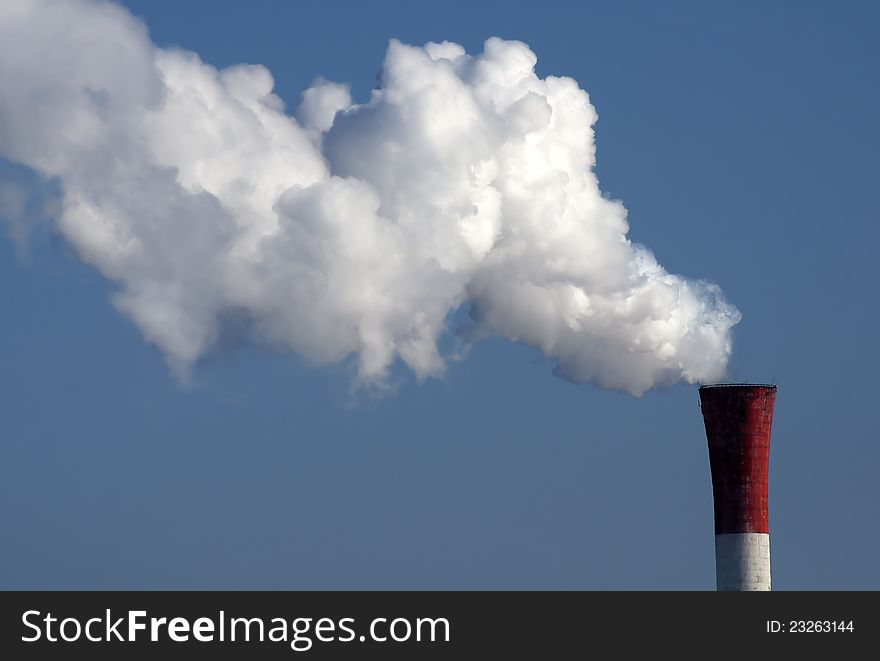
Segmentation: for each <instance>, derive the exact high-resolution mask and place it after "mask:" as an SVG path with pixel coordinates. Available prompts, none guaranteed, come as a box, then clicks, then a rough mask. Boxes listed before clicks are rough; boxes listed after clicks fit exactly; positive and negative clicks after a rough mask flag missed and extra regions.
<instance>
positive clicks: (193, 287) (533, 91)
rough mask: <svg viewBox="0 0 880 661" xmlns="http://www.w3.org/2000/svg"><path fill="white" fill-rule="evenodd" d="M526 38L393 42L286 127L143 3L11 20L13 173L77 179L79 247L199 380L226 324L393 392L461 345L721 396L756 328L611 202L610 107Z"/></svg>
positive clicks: (247, 80)
mask: <svg viewBox="0 0 880 661" xmlns="http://www.w3.org/2000/svg"><path fill="white" fill-rule="evenodd" d="M536 61H537V58H536V56H535V54H534V53H532V51H531V50H529V48H528V47H527V46H526V45H525V44H523V43H521V42H517V41H504V40H502V39H498V38H491V39H488V40H487V41H486V42H485V45H484V48H483V52H482V53H480V54H478V55H474V56H471V55H468V54H467V53H465V51H464V49H463V48H462V47H461V46H459V45H458V44H454V43H449V42H443V43H428V44H426V45H425V46H423V47H413V46H408V45H405V44H402V43H400V42H398V41H394V40H392V41H391V42H390V44H389V46H388V52H387V55H386V57H385V62H384V65H383V69H382V75H381V83H380V84H379V86H378V87H377V89H374V90H373V92H372V96H371V98H370V99H369V101H367V102H366V103H362V104H357V103H353V102H352V99H351V96H350V94H349V89H348V88H347V87H346V86H345V85H341V84H337V83H332V82H327V81H324V80H322V79H319V80H318V81H317V82H315V83H314V84H313V85H312V87H310V88H309V89H307V90H306V91H305V92H304V93H303V95H302V101H301V103H300V104H299V106H298V107H297V108H296V110H295V112H293V113H291V114H288V113H286V112H285V109H284V105H283V103H282V101H281V99H279V98H278V97H277V96H275V95H274V94H273V93H272V89H273V79H272V76H271V74H270V73H269V71H268V70H267V69H266V68H265V67H262V66H258V65H240V66H233V67H229V68H227V69H222V70H217V69H216V68H214V67H212V66H210V65H208V64H206V63H204V62H202V61H201V60H200V59H199V57H198V56H197V55H196V54H195V53H191V52H187V51H183V50H167V49H162V48H158V47H156V46H155V45H154V44H153V43H152V42H151V41H150V39H149V36H148V34H147V31H146V29H145V27H144V26H143V25H142V24H141V23H140V22H139V21H138V20H136V19H135V18H133V17H132V16H131V15H130V14H129V13H128V12H127V11H125V10H124V9H123V8H121V7H120V6H117V5H115V4H111V3H107V2H98V1H95V0H68V1H66V2H53V1H51V0H17V1H16V2H4V3H2V4H0V157H3V158H5V159H7V160H9V161H13V162H16V163H19V164H23V165H25V166H27V167H29V168H32V169H33V170H35V171H37V172H39V173H40V174H41V175H43V176H44V177H46V178H49V179H51V180H54V181H57V182H58V183H59V185H60V188H61V190H62V202H61V205H60V209H59V211H58V214H57V218H56V219H55V224H56V227H57V231H58V232H59V233H60V234H61V235H63V236H64V238H65V239H66V240H67V241H68V242H69V243H70V244H71V245H72V246H73V248H74V249H75V250H76V252H77V254H78V255H80V256H81V257H82V259H83V260H85V261H87V262H88V263H89V264H91V265H93V266H94V267H95V268H97V269H98V270H99V271H100V272H101V273H102V274H103V275H104V276H106V277H107V278H109V279H110V280H112V281H113V282H115V283H116V285H117V293H116V294H115V298H114V303H115V305H116V307H117V308H118V309H119V310H120V311H121V312H122V313H124V314H125V315H127V316H128V317H129V318H130V319H131V320H132V321H133V322H134V323H135V324H137V326H138V327H139V328H140V330H141V331H142V333H143V335H144V336H145V338H146V339H147V340H149V341H150V342H152V343H153V344H155V345H156V346H158V347H159V348H160V349H161V351H162V352H163V354H164V355H165V356H166V358H167V360H168V362H169V364H170V365H171V367H172V368H173V369H174V370H176V371H177V372H178V373H180V374H185V373H186V371H187V370H188V369H189V367H190V366H191V365H192V364H193V363H194V361H196V360H197V359H198V358H199V357H200V356H203V355H204V354H205V353H206V352H209V351H211V349H212V347H215V346H216V343H217V341H218V338H219V337H220V334H221V332H222V329H223V323H224V319H228V318H229V317H230V316H235V317H236V318H238V319H241V318H244V319H247V320H248V324H249V327H250V328H251V329H252V331H253V333H252V334H253V336H254V337H256V338H259V339H260V340H262V341H265V342H267V343H270V344H272V345H276V346H277V345H281V346H284V347H288V348H290V349H292V350H294V351H297V352H300V353H301V354H303V355H305V356H307V357H309V358H311V359H313V360H314V361H317V362H319V363H332V362H336V361H341V360H343V359H345V358H346V357H348V356H355V357H356V360H357V380H358V382H361V383H374V384H381V383H382V382H383V381H384V380H385V379H387V377H388V372H389V368H390V366H392V365H393V364H394V363H395V361H397V360H398V359H399V360H401V361H402V362H403V363H405V364H406V365H407V366H408V367H409V368H411V370H412V371H413V372H414V373H415V374H416V375H417V376H418V378H420V379H421V378H425V377H428V376H435V375H439V374H441V373H442V372H443V370H444V366H445V363H446V361H447V360H448V356H446V357H444V356H443V355H442V354H441V352H440V351H439V349H438V340H439V339H440V338H441V337H442V336H443V335H444V333H446V332H448V329H447V324H448V323H449V319H450V317H451V314H452V313H453V312H454V311H455V310H457V309H459V308H460V307H461V306H463V305H469V306H470V310H471V317H472V318H473V326H472V327H471V328H470V330H469V332H468V333H467V339H468V340H469V341H474V340H476V339H480V338H483V337H488V336H501V337H505V338H508V339H510V340H513V341H516V342H521V343H524V344H526V345H529V346H532V347H536V348H538V349H540V351H542V352H543V353H544V354H545V355H546V356H547V357H548V358H549V359H550V360H551V361H553V363H555V365H556V371H557V373H558V374H559V375H560V376H562V377H564V378H566V379H569V380H571V381H574V382H591V383H595V384H597V385H599V386H602V387H605V388H613V389H621V390H625V391H628V392H631V393H633V394H640V393H642V392H644V391H645V390H647V389H648V388H651V387H652V386H654V385H657V384H665V383H673V382H675V381H678V380H681V379H684V380H687V381H689V382H697V381H707V380H713V379H717V378H719V377H721V376H722V375H723V373H724V370H725V367H726V364H727V360H728V357H729V354H730V351H731V338H730V331H731V327H732V326H733V325H734V324H736V323H737V322H738V321H739V317H740V315H739V312H738V311H737V310H736V308H734V307H733V306H732V305H730V304H728V303H727V302H726V301H725V300H724V298H723V297H722V295H721V292H720V290H719V289H718V288H717V287H716V286H714V285H712V284H708V283H706V282H703V281H695V280H688V279H685V278H683V277H681V276H678V275H672V274H670V273H668V272H666V271H665V270H664V269H663V267H662V266H660V264H658V263H657V261H656V260H655V258H654V256H653V254H652V253H651V252H649V251H648V250H647V249H646V248H644V247H642V246H640V245H637V244H635V243H632V242H631V241H630V240H629V239H628V238H627V232H628V225H627V220H626V209H625V208H624V207H623V206H622V204H621V203H620V202H617V201H612V200H609V199H606V198H605V197H603V196H602V194H601V192H600V190H599V186H598V182H597V180H596V176H595V174H594V172H593V167H594V165H595V146H594V140H593V129H592V125H593V124H594V122H595V121H596V112H595V110H594V108H593V106H592V105H591V104H590V100H589V97H588V96H587V93H586V92H585V91H583V90H582V89H580V88H579V87H578V84H577V83H576V82H575V81H574V80H572V79H571V78H565V77H554V76H548V77H546V78H539V77H538V76H537V75H536V74H535V70H534V67H535V63H536Z"/></svg>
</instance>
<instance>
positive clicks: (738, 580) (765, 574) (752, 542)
mask: <svg viewBox="0 0 880 661" xmlns="http://www.w3.org/2000/svg"><path fill="white" fill-rule="evenodd" d="M715 577H716V581H717V586H718V590H728V591H730V590H736V591H759V590H769V589H770V535H769V534H768V533H765V532H743V533H728V534H723V535H715Z"/></svg>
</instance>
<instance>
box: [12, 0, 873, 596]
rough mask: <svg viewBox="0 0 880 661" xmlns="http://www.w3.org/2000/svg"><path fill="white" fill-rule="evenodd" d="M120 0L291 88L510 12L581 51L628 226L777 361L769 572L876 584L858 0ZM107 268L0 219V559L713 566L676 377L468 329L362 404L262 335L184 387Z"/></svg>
mask: <svg viewBox="0 0 880 661" xmlns="http://www.w3.org/2000/svg"><path fill="white" fill-rule="evenodd" d="M125 5H126V6H127V7H129V8H130V9H131V10H132V11H133V12H134V13H135V14H136V15H139V16H141V17H142V18H143V19H144V20H145V21H146V23H147V25H148V26H149V29H150V32H151V36H152V39H153V40H154V41H155V42H156V43H157V44H159V45H162V46H170V45H179V46H181V47H184V48H186V49H190V50H193V51H196V52H198V53H199V54H200V56H201V57H202V58H203V59H204V60H205V61H206V62H209V63H211V64H213V65H215V66H218V67H222V66H227V65H231V64H236V63H239V62H253V63H261V64H264V65H266V66H267V67H268V68H269V69H270V70H271V71H272V73H273V75H274V77H275V81H276V91H277V93H278V94H279V95H280V96H281V97H282V98H284V99H285V100H286V101H287V102H288V105H290V106H293V105H295V104H296V103H297V102H298V100H299V94H300V91H301V90H302V89H304V88H305V87H306V86H308V84H309V83H310V82H311V81H312V79H314V78H315V77H316V76H318V75H323V76H324V77H326V78H328V79H331V80H338V81H342V82H349V83H351V85H352V92H353V95H354V98H355V100H365V99H366V97H367V95H368V94H369V90H370V88H372V86H373V84H374V82H375V78H376V74H377V72H378V71H379V69H380V66H381V62H382V59H383V56H384V52H385V48H386V46H387V42H388V39H389V38H398V39H400V40H402V41H404V42H407V43H413V44H422V43H424V42H426V41H429V40H433V41H440V40H443V39H448V40H451V41H456V42H458V43H461V44H462V45H464V46H465V47H466V48H467V50H468V51H469V52H478V51H479V50H480V49H481V46H482V43H483V40H484V39H485V38H486V37H488V36H490V35H498V36H502V37H505V38H509V39H520V40H522V41H524V42H526V43H528V44H529V46H530V47H531V48H532V50H534V51H535V52H536V53H537V55H538V72H539V73H540V74H541V75H549V74H555V75H567V76H571V77H573V78H575V79H577V81H578V82H579V84H580V85H581V87H583V88H584V89H586V90H587V91H588V92H589V93H590V96H591V100H592V103H593V104H594V105H595V107H596V109H597V111H598V113H599V121H598V123H597V125H596V131H597V145H598V168H597V171H598V175H599V181H600V184H601V186H602V189H603V190H604V191H605V193H606V194H607V195H608V196H610V197H612V198H617V199H621V200H623V201H624V203H625V204H626V206H627V208H628V209H629V220H630V224H631V233H630V236H631V238H633V239H634V240H636V241H640V242H643V243H645V244H646V245H648V246H649V247H650V248H651V249H652V250H653V251H654V252H655V253H656V255H657V256H658V259H659V260H660V261H661V263H663V264H664V266H666V267H667V268H668V269H670V270H671V271H672V272H675V273H683V274H686V275H688V276H691V277H705V278H707V279H709V280H712V281H714V282H717V283H718V284H719V285H720V286H721V287H722V288H723V290H724V292H725V294H726V295H727V297H728V298H729V299H730V300H731V301H732V302H734V303H735V304H736V305H737V307H738V308H739V309H740V311H741V312H742V315H743V319H742V321H741V323H740V324H739V325H738V326H736V328H735V331H734V342H735V343H734V354H733V359H732V362H731V366H730V373H731V377H732V378H733V379H735V380H744V381H758V382H766V381H775V382H777V383H778V384H779V388H780V389H779V396H778V400H777V408H776V418H775V424H774V433H773V446H772V453H771V467H770V499H771V503H770V508H771V509H770V526H771V537H772V560H773V580H774V587H775V588H777V589H813V588H815V589H863V588H872V589H880V569H878V566H877V563H876V558H877V556H878V555H880V529H878V527H877V526H876V521H877V503H878V502H880V492H878V489H880V487H878V483H877V480H876V478H875V472H876V468H875V467H876V466H877V465H878V464H880V449H878V445H877V440H878V438H877V436H878V435H877V432H876V423H875V420H874V418H875V415H874V408H875V404H874V400H875V399H876V396H877V394H878V389H877V386H876V377H875V375H874V374H873V370H874V369H875V368H876V365H877V364H878V352H877V343H876V340H875V336H876V327H877V323H878V312H877V307H876V299H877V295H876V292H875V287H874V282H875V279H876V255H877V245H878V238H880V237H878V230H877V224H876V200H877V196H876V188H875V187H876V176H877V166H876V161H875V159H876V154H877V153H878V147H880V144H878V143H880V140H878V137H880V135H878V129H877V125H876V118H877V117H878V116H880V95H878V92H877V86H876V84H875V83H874V82H872V81H874V78H875V77H876V69H877V65H878V55H880V53H878V46H877V44H876V38H875V37H876V26H877V25H878V18H880V12H878V9H877V8H876V6H875V5H874V4H873V3H855V2H853V3H846V4H845V6H832V5H831V4H830V3H818V2H817V3H809V2H808V3H794V2H790V3H773V4H772V5H771V4H769V3H742V2H737V3H712V6H711V7H709V6H706V5H705V4H703V3H667V4H665V5H664V6H663V7H660V6H658V5H656V4H654V3H603V4H593V3H575V2H571V3H564V2H542V3H510V2H505V3H481V4H479V6H477V7H473V6H471V5H470V4H469V3H461V2H450V3H443V4H442V5H440V4H427V3H404V2H400V3H391V2H387V3H385V2H383V3H371V5H370V6H367V3H355V2H350V3H338V2H336V3H329V2H328V3H274V2H259V1H258V2H249V3H239V2H235V3H233V2H203V1H198V2H196V1H193V2H187V3H170V2H168V3H166V2H159V3H156V2H146V1H143V2H142V1H137V2H135V1H131V2H126V3H125ZM0 176H2V177H3V178H6V179H9V178H12V179H15V180H17V181H27V180H30V179H31V176H30V175H29V174H28V173H27V172H26V171H25V170H23V169H21V168H18V167H13V166H11V165H10V164H8V163H4V164H2V166H0ZM113 291H114V286H113V285H112V284H110V283H108V282H107V281H106V280H104V279H103V278H102V277H101V276H100V275H99V274H98V273H97V272H96V271H95V270H94V269H92V268H91V267H89V266H87V265H85V264H83V263H82V262H80V261H79V260H78V259H77V258H76V257H75V255H74V254H73V252H72V251H71V250H70V249H69V248H68V247H66V246H65V244H64V242H63V240H62V239H60V238H59V237H58V236H57V235H55V234H54V233H52V232H51V231H50V230H49V229H47V228H46V227H41V228H38V229H37V230H36V231H35V232H34V233H33V235H32V236H31V237H30V240H29V243H28V247H27V249H26V250H24V251H22V250H20V249H19V248H18V247H17V244H16V243H15V242H14V241H13V240H12V239H11V238H10V237H9V236H8V234H6V233H4V234H2V235H0V309H2V310H3V313H2V322H0V402H2V405H0V406H2V409H0V410H2V416H0V490H2V497H0V520H2V521H3V522H4V524H5V528H6V530H7V534H6V535H5V536H4V543H3V544H2V545H0V567H2V569H0V587H3V588H289V589H305V588H312V589H334V588H376V589H386V588H388V589H408V588H438V589H446V588H456V589H469V588H501V589H508V588H524V589H532V588H549V589H569V588H576V589H591V588H604V589H712V588H714V566H713V563H714V554H713V537H712V531H713V527H712V504H711V483H710V476H709V469H708V460H707V451H706V441H705V437H704V434H703V429H702V420H701V418H700V413H699V408H698V406H697V393H696V388H695V387H694V386H689V385H685V384H682V385H677V386H674V387H669V388H665V389H661V390H655V391H651V392H649V393H647V394H646V395H644V396H642V397H640V398H635V397H631V396H629V395H625V394H621V393H617V392H608V391H603V390H600V389H598V388H595V387H592V386H584V385H581V386H575V385H572V384H570V383H567V382H564V381H562V380H560V379H558V378H555V377H554V376H552V374H551V369H550V365H549V364H548V362H547V361H546V360H545V359H544V358H542V357H540V356H539V354H538V353H537V352H535V351H534V350H532V349H528V348H526V347H522V346H519V345H515V344H512V343H509V342H506V341H503V340H499V339H492V340H488V341H486V342H484V343H481V344H479V345H478V346H476V347H475V348H474V349H473V350H472V351H471V352H470V355H469V356H468V358H467V359H466V360H464V361H462V362H458V363H455V364H453V365H452V366H451V367H450V368H449V370H448V371H447V373H446V375H445V376H444V377H443V378H442V379H431V380H428V381H426V382H425V383H422V384H419V383H418V382H416V380H415V379H414V378H412V376H409V375H408V374H407V372H406V371H405V370H400V371H399V375H398V374H397V373H396V376H399V380H400V381H401V384H400V386H399V388H398V390H397V392H396V394H395V395H393V396H388V397H384V398H379V399H373V398H359V399H357V400H356V401H352V397H351V395H350V383H351V369H350V367H351V366H350V365H342V366H336V367H330V368H318V367H315V366H312V365H310V364H309V363H308V362H306V361H304V360H302V359H300V358H298V357H297V356H296V355H294V354H290V353H280V352H274V351H272V350H270V349H267V348H265V347H253V346H248V347H241V348H238V349H236V350H233V351H228V352H223V353H220V354H218V355H214V356H211V357H209V358H208V359H206V360H204V361H202V362H201V363H200V364H199V365H198V366H197V368H196V369H195V371H194V375H193V379H192V383H191V385H189V386H188V387H182V386H181V385H180V384H178V382H177V381H175V379H174V378H173V377H172V375H171V374H170V373H169V371H168V370H167V368H166V366H165V363H164V361H163V359H162V357H161V355H160V354H159V352H158V351H157V350H156V349H155V348H154V347H152V346H150V345H149V344H148V343H145V342H144V341H143V340H142V338H141V336H140V333H139V331H138V330H137V328H136V327H135V326H134V325H133V324H131V323H130V322H129V321H127V320H126V319H125V318H123V317H121V316H120V315H119V314H118V313H117V312H116V311H115V310H114V309H113V307H112V305H111V303H110V296H111V294H112V292H113Z"/></svg>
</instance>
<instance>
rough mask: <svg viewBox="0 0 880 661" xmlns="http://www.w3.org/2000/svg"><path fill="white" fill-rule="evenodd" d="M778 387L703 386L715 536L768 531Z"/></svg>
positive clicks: (704, 418)
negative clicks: (768, 492)
mask: <svg viewBox="0 0 880 661" xmlns="http://www.w3.org/2000/svg"><path fill="white" fill-rule="evenodd" d="M775 402H776V386H765V385H741V384H731V385H727V384H719V385H713V386H703V387H701V388H700V407H701V408H702V411H703V422H704V423H705V425H706V438H707V439H708V441H709V464H710V465H711V468H712V491H713V493H714V496H715V534H716V535H721V534H726V533H748V532H757V533H769V532H770V527H769V525H768V521H767V471H768V466H769V462H770V428H771V426H772V424H773V405H774V403H775Z"/></svg>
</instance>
